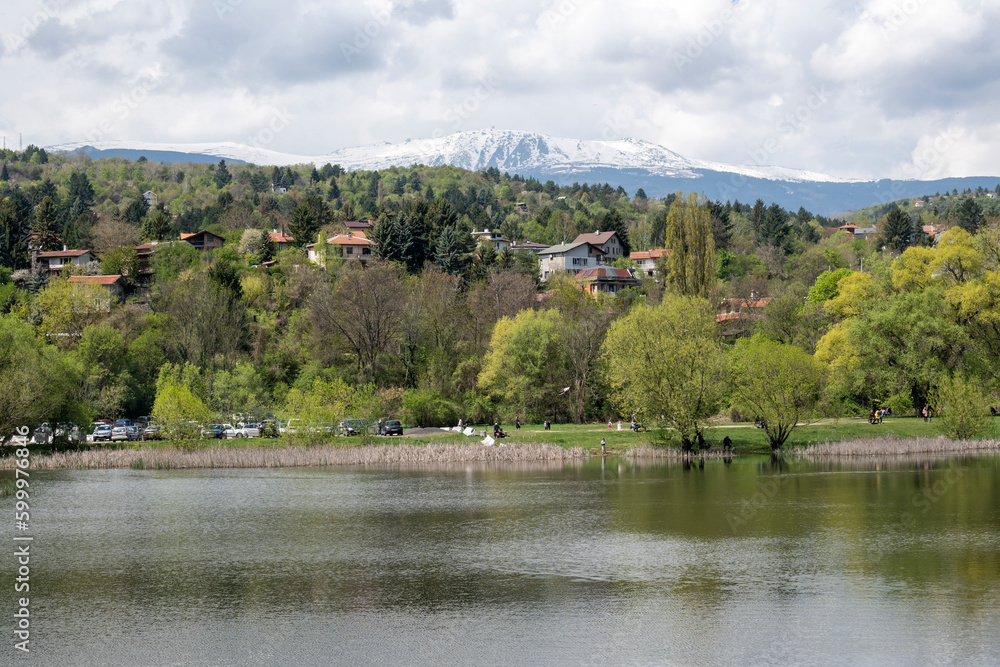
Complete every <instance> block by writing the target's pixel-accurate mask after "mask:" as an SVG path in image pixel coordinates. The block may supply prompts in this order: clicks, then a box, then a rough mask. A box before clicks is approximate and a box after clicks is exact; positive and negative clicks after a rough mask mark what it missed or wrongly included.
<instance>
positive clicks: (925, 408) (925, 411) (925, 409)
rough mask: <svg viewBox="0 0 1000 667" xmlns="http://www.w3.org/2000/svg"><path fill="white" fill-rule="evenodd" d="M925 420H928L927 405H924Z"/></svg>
mask: <svg viewBox="0 0 1000 667" xmlns="http://www.w3.org/2000/svg"><path fill="white" fill-rule="evenodd" d="M924 421H925V422H926V421H927V406H926V405H925V406H924Z"/></svg>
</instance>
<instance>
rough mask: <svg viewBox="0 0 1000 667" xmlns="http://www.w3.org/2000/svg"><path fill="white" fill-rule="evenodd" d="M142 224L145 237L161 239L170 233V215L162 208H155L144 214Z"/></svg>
mask: <svg viewBox="0 0 1000 667" xmlns="http://www.w3.org/2000/svg"><path fill="white" fill-rule="evenodd" d="M143 226H144V229H145V232H146V234H145V235H146V237H147V238H150V239H154V240H156V241H162V240H163V239H164V238H166V236H167V234H169V233H170V217H169V216H168V215H167V214H166V213H164V211H163V209H159V208H156V209H153V210H152V211H150V212H149V215H147V216H146V221H145V222H144V223H143Z"/></svg>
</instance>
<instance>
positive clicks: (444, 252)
mask: <svg viewBox="0 0 1000 667" xmlns="http://www.w3.org/2000/svg"><path fill="white" fill-rule="evenodd" d="M434 263H435V264H437V266H438V268H440V269H441V270H442V271H444V272H445V273H451V274H453V275H458V274H460V273H462V271H463V270H464V269H465V264H466V256H465V255H464V254H463V253H462V252H461V250H460V249H459V243H458V238H457V237H456V235H455V230H454V228H452V227H446V228H445V230H444V231H443V232H441V238H439V239H438V242H437V247H436V248H435V252H434Z"/></svg>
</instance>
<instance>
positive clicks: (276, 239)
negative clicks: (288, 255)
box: [268, 229, 295, 252]
mask: <svg viewBox="0 0 1000 667" xmlns="http://www.w3.org/2000/svg"><path fill="white" fill-rule="evenodd" d="M268 237H269V238H270V239H271V243H273V244H274V246H275V248H277V250H278V252H281V251H282V250H285V249H286V248H291V247H292V244H293V243H294V242H295V237H294V236H289V235H288V234H286V233H285V232H279V231H278V230H277V229H274V230H272V231H271V232H270V233H269V234H268Z"/></svg>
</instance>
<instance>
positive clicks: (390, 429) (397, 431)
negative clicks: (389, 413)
mask: <svg viewBox="0 0 1000 667" xmlns="http://www.w3.org/2000/svg"><path fill="white" fill-rule="evenodd" d="M378 434H379V435H403V425H402V424H401V423H400V421H399V420H398V419H388V420H386V421H384V422H382V426H381V427H380V428H379V433H378Z"/></svg>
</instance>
